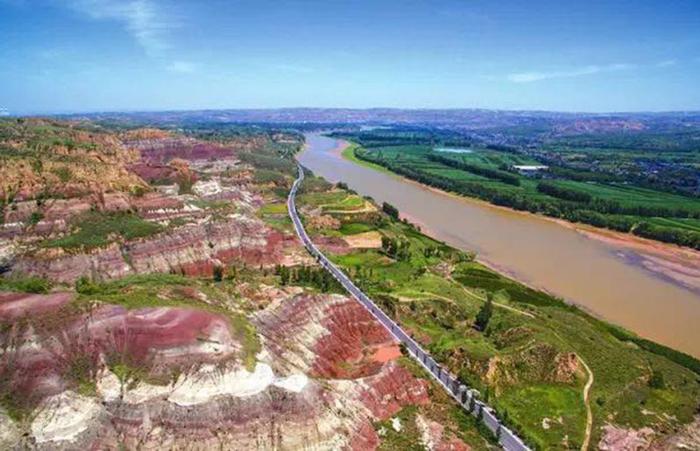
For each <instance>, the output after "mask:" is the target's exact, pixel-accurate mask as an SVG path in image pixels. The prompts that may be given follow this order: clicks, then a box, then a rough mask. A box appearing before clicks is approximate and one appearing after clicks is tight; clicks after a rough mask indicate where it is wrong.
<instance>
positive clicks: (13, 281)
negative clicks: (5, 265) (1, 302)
mask: <svg viewBox="0 0 700 451" xmlns="http://www.w3.org/2000/svg"><path fill="white" fill-rule="evenodd" d="M52 285H53V284H52V282H50V281H48V280H46V279H42V278H40V277H18V276H12V277H0V290H4V291H20V292H23V293H48V292H49V290H51V287H52Z"/></svg>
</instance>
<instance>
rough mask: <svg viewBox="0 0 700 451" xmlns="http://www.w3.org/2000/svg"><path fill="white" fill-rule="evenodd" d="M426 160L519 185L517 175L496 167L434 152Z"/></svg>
mask: <svg viewBox="0 0 700 451" xmlns="http://www.w3.org/2000/svg"><path fill="white" fill-rule="evenodd" d="M428 160H430V161H433V162H435V163H440V164H444V165H445V166H449V167H451V168H455V169H459V170H462V171H467V172H471V173H472V174H476V175H480V176H482V177H486V178H488V179H493V180H498V181H499V182H503V183H507V184H508V185H513V186H520V178H518V176H517V175H514V174H510V173H508V172H505V171H501V170H498V169H490V168H486V167H484V166H479V165H476V164H471V163H467V162H466V161H460V160H455V159H454V158H450V157H445V156H442V155H437V154H434V153H429V154H428Z"/></svg>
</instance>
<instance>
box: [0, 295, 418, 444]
mask: <svg viewBox="0 0 700 451" xmlns="http://www.w3.org/2000/svg"><path fill="white" fill-rule="evenodd" d="M268 291H269V290H268ZM273 291H274V292H270V293H268V294H269V295H270V296H272V297H273V298H274V300H273V301H272V303H269V304H268V307H267V308H266V309H265V310H263V311H262V312H261V313H259V314H258V316H257V318H256V319H255V324H256V325H257V327H258V329H259V330H260V331H261V332H262V334H263V335H262V342H263V349H262V351H261V352H260V353H259V354H258V363H257V364H256V365H255V368H254V370H252V371H251V370H249V369H247V368H245V367H244V366H243V365H242V360H241V357H242V355H241V354H240V349H241V345H240V343H239V342H238V340H237V339H236V338H235V337H236V331H235V330H234V329H232V326H231V324H230V323H229V321H228V320H227V319H226V318H225V317H224V316H221V315H217V314H213V313H210V312H208V311H205V310H199V309H195V308H175V307H158V308H144V309H136V310H126V309H125V308H123V307H120V306H114V305H101V306H96V307H93V308H91V309H90V310H89V311H87V312H83V311H80V310H73V309H67V311H66V308H67V307H68V304H66V303H58V302H56V301H54V303H55V304H56V305H57V306H56V307H55V308H52V309H43V307H42V308H39V305H40V303H39V302H37V300H35V299H33V297H32V296H35V295H17V294H11V295H10V294H3V297H2V299H4V300H5V302H4V303H3V304H0V305H6V304H7V305H10V304H11V303H16V302H26V305H24V306H22V308H20V309H17V307H14V308H13V309H9V310H8V311H18V310H19V311H22V312H25V313H27V314H29V313H31V314H32V316H31V319H30V320H29V321H28V322H27V323H25V324H24V325H23V326H20V325H19V323H16V322H14V323H12V324H14V325H13V327H12V328H10V329H9V330H7V331H6V333H5V334H4V335H3V336H2V343H3V345H4V347H3V352H2V354H0V355H1V356H2V357H1V360H0V361H2V365H1V366H0V375H2V380H3V381H6V382H7V383H6V384H4V385H3V389H5V390H8V389H9V390H12V391H13V393H15V394H16V396H17V395H19V394H24V395H23V398H22V399H24V400H25V401H26V402H27V404H26V406H25V407H26V408H29V409H31V412H32V414H31V415H30V416H29V417H28V418H30V421H29V423H28V426H27V425H26V423H25V425H24V426H22V425H20V424H19V423H15V422H14V420H12V419H10V418H9V417H7V418H5V417H3V416H0V443H16V442H17V440H19V437H20V436H21V432H22V428H25V427H26V428H28V429H26V430H25V433H26V434H27V437H28V438H27V440H29V442H30V443H31V446H33V447H36V448H39V449H76V448H83V447H87V448H111V447H114V446H116V444H118V443H119V444H122V445H124V446H126V447H127V448H137V447H141V448H189V447H192V445H193V444H194V443H196V444H197V446H201V447H202V448H206V449H208V448H222V449H357V450H366V449H374V448H376V446H377V445H378V444H379V443H380V437H378V436H377V434H376V432H375V431H374V427H373V422H374V421H379V420H385V419H388V418H389V417H391V416H392V415H394V414H396V413H397V412H399V411H400V410H401V409H402V408H403V407H404V406H407V405H424V404H426V403H428V402H429V398H428V391H427V382H426V381H422V380H419V379H416V378H415V377H414V376H413V375H412V374H411V373H410V372H409V371H407V370H406V369H405V368H403V367H401V366H400V365H398V364H397V363H396V362H395V361H394V359H395V358H396V356H398V354H395V355H393V357H392V358H385V359H376V358H375V356H376V355H377V350H378V349H393V348H396V344H395V343H394V342H393V341H392V339H391V338H390V337H389V336H388V335H387V333H386V332H384V331H383V329H382V327H381V326H380V325H379V324H378V323H375V322H374V320H373V319H372V318H371V317H370V316H368V314H367V313H366V312H365V311H364V310H363V309H362V308H361V307H360V306H359V304H357V303H356V302H354V301H352V300H350V299H348V298H347V297H345V296H339V295H303V294H294V292H296V291H297V290H291V291H284V290H273ZM36 296H40V299H43V300H46V301H47V303H48V302H49V301H50V300H51V299H53V298H52V296H54V297H55V296H57V295H36ZM41 296H43V298H41ZM1 311H4V310H2V309H0V312H1ZM59 311H64V314H63V316H58V317H57V316H56V315H57V312H59ZM12 318H14V316H12ZM42 318H43V319H45V320H46V321H42ZM335 335H337V336H338V337H339V338H338V339H336V338H335V337H334V336H335ZM345 361H347V362H348V365H349V366H350V367H352V368H353V370H352V371H350V372H349V373H347V374H345V373H342V372H339V370H340V369H342V368H343V367H344V365H345V364H344V363H343V362H345ZM76 362H77V363H79V364H80V365H76ZM115 362H117V363H118V365H117V367H118V366H119V365H124V364H125V363H126V364H127V365H128V367H129V368H133V369H134V370H133V371H131V372H126V373H125V372H124V370H120V373H119V375H117V373H115V372H113V371H111V370H110V367H108V366H105V364H106V363H107V364H109V365H111V366H114V365H115ZM136 369H138V371H136ZM78 370H80V371H78ZM115 371H116V370H115ZM163 375H167V376H168V377H166V378H163V377H158V376H163ZM146 376H147V377H146ZM89 380H94V381H95V382H94V386H95V389H94V393H92V394H90V393H84V392H81V394H79V393H78V390H79V389H81V387H82V385H81V384H83V383H85V382H86V381H89Z"/></svg>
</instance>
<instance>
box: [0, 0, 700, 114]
mask: <svg viewBox="0 0 700 451" xmlns="http://www.w3.org/2000/svg"><path fill="white" fill-rule="evenodd" d="M291 106H318V107H333V106H337V107H379V106H382V107H409V108H411V107H413V108H440V107H447V108H498V109H543V110H562V111H640V110H645V111H652V110H653V111H659V110H700V1H698V0H674V1H667V0H666V1H648V0H634V1H627V0H625V1H622V0H620V1H615V0H608V1H598V0H586V1H574V0H567V1H562V0H557V1H549V0H528V1H510V0H499V1H493V0H491V1H477V0H475V1H468V0H461V1H440V0H433V1H414V0H400V1H399V0H395V1H388V0H367V1H359V0H356V1H351V0H348V1H341V0H323V1H315V0H314V1H311V0H309V1H303V0H294V1H283V0H276V1H266V0H250V1H248V0H229V1H224V0H217V1H204V0H200V1H166V0H121V1H117V0H0V109H2V108H4V109H6V110H7V111H10V112H12V113H20V114H21V113H40V112H43V113H46V112H67V111H107V110H109V111H119V110H159V109H199V108H270V107H291Z"/></svg>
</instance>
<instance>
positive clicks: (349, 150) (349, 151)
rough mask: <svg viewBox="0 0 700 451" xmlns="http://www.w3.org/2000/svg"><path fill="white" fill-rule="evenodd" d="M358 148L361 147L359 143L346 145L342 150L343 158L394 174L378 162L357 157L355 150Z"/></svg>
mask: <svg viewBox="0 0 700 451" xmlns="http://www.w3.org/2000/svg"><path fill="white" fill-rule="evenodd" d="M358 148H359V146H358V145H357V144H350V145H349V146H348V147H346V148H345V149H344V150H343V151H342V152H341V154H340V155H341V156H342V157H343V158H345V159H346V160H349V161H352V162H353V163H355V164H359V165H360V166H365V167H368V168H370V169H374V170H376V171H379V172H383V173H385V174H390V175H394V173H393V172H391V171H390V170H388V169H387V168H385V167H384V166H380V165H378V164H374V163H370V162H369V161H365V160H360V159H359V158H357V156H355V150H356V149H358Z"/></svg>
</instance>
